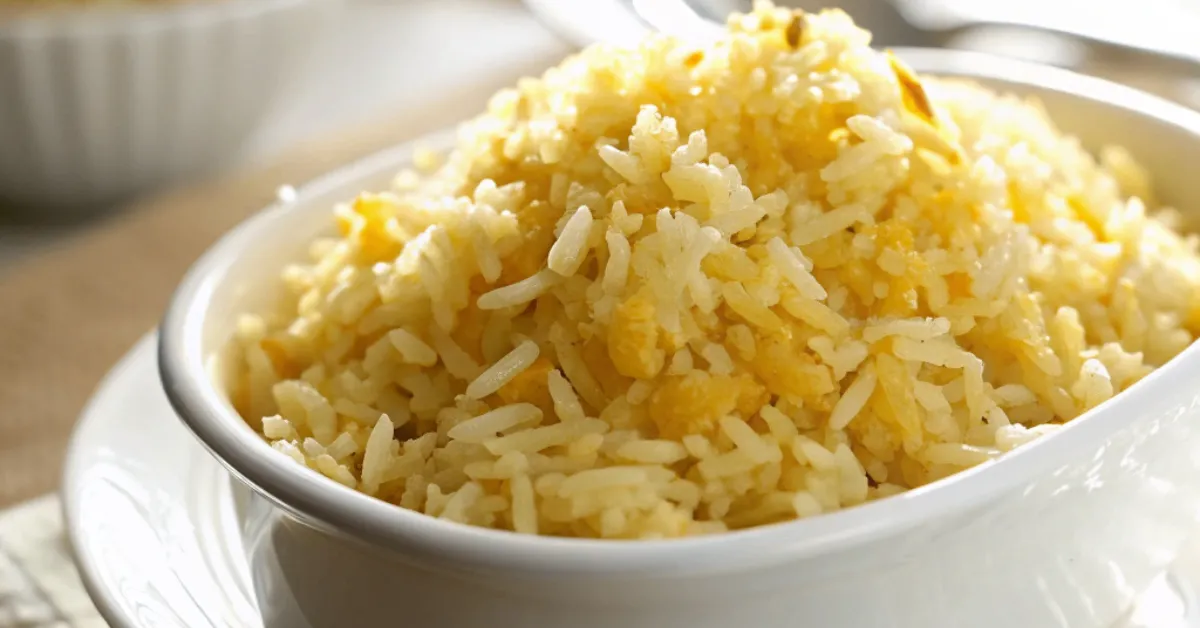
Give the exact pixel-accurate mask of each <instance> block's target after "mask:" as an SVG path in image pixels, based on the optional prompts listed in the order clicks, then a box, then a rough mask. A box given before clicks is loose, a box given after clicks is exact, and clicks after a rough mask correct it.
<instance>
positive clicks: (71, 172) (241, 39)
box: [0, 0, 341, 207]
mask: <svg viewBox="0 0 1200 628" xmlns="http://www.w3.org/2000/svg"><path fill="white" fill-rule="evenodd" d="M340 4H341V0H213V1H196V2H182V3H167V4H162V3H155V4H154V5H151V6H146V7H138V8H131V9H112V10H107V9H106V10H99V9H92V10H72V11H68V12H54V13H42V14H35V15H32V16H29V17H19V18H16V19H14V20H11V21H8V22H0V202H7V203H9V204H16V205H21V206H27V205H35V206H44V205H59V206H74V207H78V206H96V205H103V204H106V203H109V202H111V201H114V200H118V199H121V198H124V197H127V196H130V195H132V194H135V193H138V192H143V191H146V190H149V189H152V188H155V187H157V186H160V185H162V184H164V183H167V182H171V181H175V180H178V179H180V178H182V177H186V176H190V175H194V174H198V173H201V172H204V171H206V170H209V169H212V168H213V167H215V166H217V165H218V164H219V163H220V162H221V161H222V160H224V159H228V158H231V157H233V156H235V155H236V153H237V150H238V149H239V148H240V147H241V146H242V144H243V143H244V141H245V140H246V139H248V137H249V136H250V135H251V134H252V133H253V132H254V131H255V130H256V129H257V127H258V125H259V124H260V123H261V122H262V121H263V120H264V119H265V118H266V117H267V116H268V115H269V113H270V112H271V110H272V106H273V105H274V104H275V103H276V100H278V97H279V96H280V95H281V94H282V93H283V92H284V87H285V86H286V85H287V82H288V80H289V79H290V78H291V77H292V75H293V74H294V73H295V72H296V71H297V70H298V69H299V68H300V66H301V65H302V63H303V61H304V58H305V54H304V53H306V52H307V51H308V50H309V49H310V48H312V47H313V45H314V41H315V40H316V39H317V38H318V36H319V35H320V32H321V29H322V28H324V27H325V26H326V25H327V24H329V22H330V20H331V18H332V17H333V16H334V11H335V10H336V9H337V8H338V7H339V5H340Z"/></svg>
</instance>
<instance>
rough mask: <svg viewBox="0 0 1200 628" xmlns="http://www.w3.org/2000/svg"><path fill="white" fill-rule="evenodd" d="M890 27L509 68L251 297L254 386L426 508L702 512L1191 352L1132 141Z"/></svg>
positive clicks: (825, 506)
mask: <svg viewBox="0 0 1200 628" xmlns="http://www.w3.org/2000/svg"><path fill="white" fill-rule="evenodd" d="M869 39H870V37H869V34H868V33H866V32H864V31H862V30H860V29H858V28H857V27H855V25H854V24H853V23H852V22H851V20H850V19H849V18H848V17H847V16H846V15H845V14H843V13H841V12H839V11H826V12H822V13H820V14H803V13H799V12H792V11H788V10H783V9H778V8H774V7H772V6H770V5H759V6H757V7H756V9H755V11H754V12H753V13H751V14H749V15H735V16H734V17H732V18H731V19H730V21H729V28H728V33H727V34H726V36H725V37H724V38H723V39H722V40H721V41H719V42H718V43H716V44H714V45H712V46H710V47H706V48H702V49H701V48H695V47H693V46H692V45H689V44H688V43H684V42H680V41H675V40H672V39H669V38H665V37H651V38H649V39H648V40H646V41H645V42H644V43H643V44H642V45H641V46H640V47H639V48H637V49H635V50H626V49H614V48H606V47H593V48H590V49H588V50H585V51H584V52H583V53H581V54H579V55H577V56H575V57H572V58H570V59H567V60H566V61H564V62H563V64H562V65H560V66H559V67H557V68H554V69H552V70H550V71H548V72H547V73H546V74H545V75H544V76H543V77H542V78H540V79H526V80H523V81H521V82H520V83H519V84H518V86H517V88H515V89H511V90H506V91H503V92H501V93H499V94H497V95H496V96H495V97H494V98H493V99H492V101H491V103H490V104H489V107H488V111H487V113H486V114H484V115H483V116H481V117H480V118H478V119H476V120H474V121H472V122H470V123H467V124H465V125H464V126H463V127H462V130H461V135H460V140H459V142H458V146H457V149H456V150H455V151H454V152H453V153H452V154H451V155H450V156H449V157H448V161H447V162H446V163H445V164H443V165H441V167H440V168H439V169H437V171H436V173H432V174H429V173H427V175H428V176H425V177H423V178H422V177H418V176H414V174H413V173H405V174H404V175H403V176H401V177H400V178H399V179H397V185H396V189H394V190H391V191H388V192H383V193H379V194H363V195H362V196H360V197H358V198H357V199H355V200H354V201H353V202H351V203H349V204H347V205H345V206H341V207H338V208H337V209H336V212H335V222H336V226H337V228H338V230H339V235H338V236H337V237H334V238H331V239H322V240H319V241H317V242H315V243H314V244H313V245H312V260H311V262H309V263H307V264H304V265H295V266H290V267H288V268H287V269H286V270H285V272H284V273H283V281H284V282H285V283H286V285H287V287H288V289H289V292H290V294H291V295H292V296H291V297H290V298H289V299H288V300H287V302H286V303H284V304H282V305H281V308H280V310H279V311H278V312H274V313H270V314H267V315H246V316H245V317H244V318H243V320H242V321H241V324H240V327H239V333H238V343H239V344H238V346H239V348H240V353H239V355H240V360H239V363H238V371H237V373H236V375H237V384H236V385H235V387H234V390H233V400H234V403H235V405H236V407H237V408H238V409H239V411H240V412H241V413H242V414H243V416H244V417H245V418H246V419H247V421H248V422H249V423H250V424H251V425H253V426H254V427H255V428H256V429H259V430H260V431H261V432H262V434H263V436H264V437H265V438H266V439H267V440H269V441H270V442H271V444H272V446H273V447H274V448H275V449H276V450H278V451H279V452H282V453H283V454H285V455H287V456H290V457H291V458H293V459H294V460H295V461H296V462H298V463H300V464H303V465H307V466H308V467H310V468H312V469H313V470H315V471H316V472H318V473H321V474H324V475H326V476H328V477H329V478H331V479H333V480H334V481H337V482H340V483H342V484H345V485H346V486H349V487H352V488H355V489H358V490H360V491H363V492H364V493H367V494H369V495H374V496H375V497H377V498H379V499H382V500H386V501H388V502H391V503H394V504H397V505H399V506H402V507H404V508H410V509H414V510H417V511H419V512H423V513H426V514H428V515H430V516H434V517H441V518H443V519H448V520H453V521H458V522H463V523H468V524H472V525H478V526H487V527H493V528H501V529H507V530H515V531H517V532H520V533H528V534H547V535H560V536H579V537H602V538H658V537H675V536H682V535H692V534H705V533H713V532H720V531H723V530H727V529H732V528H743V527H747V526H755V525H760V524H766V523H771V522H777V521H782V520H787V519H794V518H797V517H809V516H814V515H818V514H820V513H825V512H830V511H834V510H838V509H840V508H845V507H848V506H854V505H856V504H861V503H863V502H866V501H870V500H873V499H879V498H882V497H886V496H889V495H895V494H897V493H900V492H902V491H904V490H906V489H909V488H912V487H916V486H920V485H923V484H926V483H929V482H932V481H934V480H937V479H939V478H942V477H945V476H947V475H950V474H952V473H955V472H957V471H960V470H962V469H965V468H968V467H971V466H973V465H977V464H980V463H983V462H985V461H988V460H992V459H995V458H996V457H998V456H1001V455H1003V454H1004V452H1005V451H1008V450H1011V449H1012V448H1014V447H1017V446H1019V445H1021V444H1023V443H1026V442H1028V441H1030V440H1032V439H1034V438H1037V437H1039V436H1041V435H1044V434H1048V433H1051V432H1053V431H1054V430H1055V429H1056V428H1057V427H1058V426H1060V425H1061V424H1063V423H1064V422H1066V421H1070V420H1072V419H1074V418H1075V417H1077V416H1079V415H1080V414H1082V413H1084V412H1086V411H1087V410H1089V409H1090V408H1092V407H1094V406H1096V405H1097V404H1100V403H1103V402H1104V401H1105V400H1107V399H1109V398H1110V397H1112V396H1113V395H1114V394H1116V393H1118V392H1120V391H1121V390H1123V389H1125V388H1127V387H1128V386H1130V385H1131V384H1133V383H1134V382H1136V381H1137V380H1138V379H1140V378H1142V377H1144V376H1145V375H1146V374H1147V373H1148V372H1149V371H1151V370H1152V369H1153V368H1154V367H1156V366H1159V365H1161V364H1163V363H1164V362H1165V361H1167V360H1169V359H1170V358H1171V357H1172V356H1174V355H1175V354H1177V353H1179V352H1180V351H1181V350H1182V349H1183V348H1184V347H1186V346H1187V345H1188V344H1189V343H1191V342H1192V340H1193V337H1194V334H1195V333H1196V331H1197V328H1198V324H1200V296H1198V295H1200V290H1198V288H1200V257H1198V256H1197V241H1196V238H1194V237H1191V236H1188V237H1184V236H1182V235H1180V234H1178V233H1177V232H1176V231H1175V230H1174V227H1173V224H1174V222H1175V221H1176V220H1177V215H1176V214H1174V213H1172V212H1170V211H1169V210H1159V211H1156V212H1154V214H1153V215H1150V214H1149V213H1148V212H1147V205H1146V203H1148V202H1152V201H1150V200H1149V195H1150V190H1149V188H1148V185H1147V181H1148V179H1149V177H1148V176H1147V174H1146V173H1144V172H1142V171H1140V170H1139V169H1138V166H1137V165H1136V163H1135V162H1134V161H1133V159H1132V158H1131V157H1130V156H1129V155H1128V154H1126V153H1125V152H1124V151H1122V150H1121V149H1120V148H1109V149H1105V150H1104V151H1102V152H1101V153H1100V156H1099V158H1098V159H1097V158H1096V157H1093V156H1092V155H1091V154H1089V153H1088V152H1086V151H1085V150H1084V149H1082V148H1081V147H1080V145H1079V143H1078V142H1077V141H1076V140H1075V139H1073V138H1070V137H1066V136H1063V135H1062V134H1060V133H1059V132H1058V131H1057V130H1056V128H1055V127H1054V126H1053V124H1052V123H1051V122H1050V121H1049V120H1048V119H1047V117H1046V115H1045V114H1044V112H1043V111H1042V109H1041V108H1040V107H1039V105H1038V104H1037V103H1036V102H1031V101H1022V100H1018V99H1015V98H1013V97H1008V96H999V95H996V94H993V93H990V92H988V91H986V90H984V89H982V88H980V87H977V86H973V85H970V84H965V83H959V82H941V81H932V80H929V79H921V78H918V77H916V76H914V75H913V74H912V73H911V71H909V70H908V69H907V68H906V67H904V66H903V64H902V63H900V62H899V61H898V60H896V59H895V58H893V57H891V56H890V55H889V54H887V53H883V52H878V51H875V50H872V49H871V48H870V47H869V46H868V43H869ZM420 157H421V159H420V160H419V161H420V162H421V163H419V165H424V166H426V167H427V168H426V169H428V167H430V166H433V165H436V164H435V163H434V162H436V158H435V157H434V156H432V155H421V156H420Z"/></svg>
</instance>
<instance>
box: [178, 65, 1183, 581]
mask: <svg viewBox="0 0 1200 628" xmlns="http://www.w3.org/2000/svg"><path fill="white" fill-rule="evenodd" d="M896 52H897V54H899V55H900V56H901V57H902V58H904V59H905V60H906V61H908V62H909V63H910V64H911V65H912V66H913V67H914V68H916V69H917V70H918V71H920V72H923V73H929V74H932V75H939V74H940V75H949V76H956V77H963V78H976V79H983V80H988V79H990V80H996V81H1002V82H1008V83H1014V84H1024V85H1027V86H1031V87H1036V88H1040V89H1043V90H1048V91H1053V92H1059V93H1064V94H1068V95H1071V96H1075V97H1079V98H1083V99H1085V100H1090V101H1098V102H1103V103H1107V104H1108V105H1110V106H1113V107H1116V108H1118V109H1121V110H1125V111H1128V112H1129V113H1130V114H1131V115H1140V116H1146V117H1150V118H1154V119H1157V120H1159V121H1161V122H1165V123H1167V124H1170V125H1172V126H1175V127H1176V128H1178V129H1179V131H1180V132H1181V133H1187V134H1189V135H1191V136H1193V137H1194V138H1195V141H1197V142H1200V112H1194V111H1191V110H1188V109H1185V108H1184V107H1182V106H1180V105H1175V104H1173V103H1170V102H1168V101H1166V100H1163V99H1160V98H1158V97H1155V96H1151V95H1149V94H1146V93H1143V92H1141V91H1138V90H1136V89H1133V88H1130V87H1125V86H1122V85H1117V84H1114V83H1110V82H1108V81H1105V80H1102V79H1098V78H1092V77H1088V76H1083V75H1079V74H1075V73H1073V72H1070V71H1068V70H1063V69H1060V68H1055V67H1050V66H1044V65H1039V64H1033V63H1027V62H1022V61H1015V60H1010V59H1005V58H999V57H994V56H991V55H986V54H980V53H973V52H959V51H946V50H932V49H920V48H910V49H904V48H900V49H896ZM425 141H426V142H428V141H429V140H425ZM413 144H414V142H410V143H406V144H404V145H401V146H398V147H395V148H392V149H388V150H386V151H384V152H382V153H378V154H376V155H374V156H371V157H368V158H367V159H365V160H362V161H360V162H357V163H355V164H353V165H350V166H348V167H345V168H342V169H340V170H336V171H334V172H332V173H330V174H327V175H325V176H323V177H320V178H318V179H317V180H315V181H313V182H311V183H309V184H307V185H305V186H303V187H302V188H300V189H299V191H298V193H297V195H296V198H295V199H294V201H295V202H304V200H305V199H310V198H313V197H319V196H321V195H323V194H328V193H330V192H332V191H333V190H335V189H337V188H339V187H342V186H345V185H347V184H348V183H351V182H353V181H355V180H356V179H358V178H361V177H362V176H364V175H365V174H366V173H369V172H375V171H377V170H378V169H380V168H382V167H384V166H386V165H388V164H395V163H402V162H401V161H399V160H400V159H402V158H403V155H405V154H408V153H409V152H410V151H411V147H412V146H413ZM290 205H291V203H287V202H280V203H276V204H274V205H272V206H270V207H268V208H267V209H265V210H263V211H262V212H260V213H258V214H257V215H254V216H252V217H251V218H249V219H247V220H246V221H244V222H243V223H242V224H240V225H239V226H237V227H236V228H234V229H233V230H232V231H230V232H229V233H228V234H227V235H225V236H224V237H223V238H222V239H221V240H219V241H218V242H217V243H216V244H215V245H213V246H212V247H211V248H210V249H209V250H208V251H207V252H206V253H205V254H204V255H203V256H202V257H201V258H200V259H199V260H198V261H197V262H196V263H195V265H194V266H193V267H192V268H191V270H190V271H189V272H188V273H187V275H186V277H185V278H184V279H183V281H182V282H181V283H180V285H179V287H178V289H177V290H176V292H175V294H174V295H173V297H172V299H171V302H170V305H169V307H168V309H167V312H166V315H165V317H164V319H163V321H162V325H161V328H160V335H159V348H158V350H159V368H160V374H161V377H162V382H163V386H164V389H165V390H166V393H167V397H168V399H169V400H170V402H171V404H172V406H173V407H174V408H175V410H176V413H177V414H178V415H179V417H180V418H181V420H182V421H183V423H184V424H185V425H187V427H188V428H189V429H190V430H191V431H192V432H193V433H194V434H195V435H196V437H197V438H198V439H199V440H200V441H201V443H202V444H203V445H204V446H205V447H206V448H207V449H208V450H209V451H210V453H212V454H213V455H214V456H215V457H216V458H217V459H218V460H219V461H220V462H221V463H222V464H223V465H224V466H225V467H226V468H228V469H229V470H230V471H231V472H232V473H233V474H234V475H235V476H237V477H238V478H239V479H241V481H244V482H246V483H247V484H249V485H250V486H251V487H253V488H254V489H255V490H256V491H258V492H259V493H260V494H262V495H263V496H264V497H266V498H267V499H269V500H271V501H272V502H274V503H275V504H276V505H277V506H279V507H280V508H282V509H284V510H285V511H288V512H290V513H291V514H292V515H294V516H297V517H299V518H301V519H302V520H303V521H305V522H307V523H308V524H310V525H313V526H315V527H318V528H320V529H322V530H325V531H327V532H331V533H334V534H337V535H340V536H343V537H349V538H353V539H357V540H359V541H366V542H368V543H372V544H376V545H378V546H382V547H385V548H390V549H391V550H394V551H396V552H398V553H399V554H401V555H403V556H405V557H407V558H408V559H412V560H421V561H426V562H432V563H437V564H440V565H442V566H454V567H457V568H460V569H464V570H479V569H495V568H501V569H504V570H506V571H507V572H510V573H524V574H539V575H575V576H583V575H590V576H603V575H612V574H620V573H625V574H629V573H635V572H636V573H637V574H638V575H639V576H650V575H652V576H658V577H696V576H701V575H712V574H719V573H733V572H738V571H745V570H749V569H758V568H765V567H769V566H774V565H779V564H782V563H785V562H792V561H798V560H802V559H808V558H814V557H819V556H826V555H829V554H832V553H835V552H840V551H843V550H846V549H849V548H852V547H855V546H860V545H862V544H865V543H870V542H872V541H877V540H879V539H882V538H886V537H891V536H895V535H897V534H900V533H903V532H905V531H909V530H913V529H916V528H918V527H921V526H927V525H928V524H930V523H933V522H939V521H940V522H947V521H954V516H955V515H962V514H964V513H968V512H969V511H971V510H972V509H976V508H978V507H981V506H983V505H985V504H987V503H989V502H993V501H995V500H997V499H999V498H1001V497H1005V496H1010V495H1012V494H1013V493H1014V491H1016V490H1017V489H1019V488H1021V487H1023V486H1026V485H1027V484H1028V483H1030V482H1032V481H1034V480H1035V479H1038V478H1045V477H1051V476H1053V475H1055V474H1056V473H1058V472H1061V471H1062V470H1063V469H1064V467H1065V465H1066V464H1067V461H1069V460H1072V459H1073V457H1072V455H1073V454H1074V455H1075V456H1078V455H1079V454H1080V452H1082V451H1086V450H1089V448H1090V449H1095V448H1099V447H1101V445H1102V442H1103V441H1104V439H1106V438H1108V437H1109V436H1111V435H1112V434H1113V433H1115V432H1117V431H1118V430H1119V429H1121V428H1122V427H1125V426H1127V425H1129V424H1130V423H1131V422H1132V420H1131V418H1130V417H1139V415H1144V414H1145V411H1146V407H1147V405H1146V402H1147V401H1148V400H1153V399H1158V400H1164V399H1170V400H1174V399H1178V398H1180V395H1179V391H1182V390H1188V388H1187V382H1188V378H1187V377H1186V372H1187V370H1188V368H1185V365H1191V367H1193V368H1194V367H1197V366H1200V343H1193V344H1192V345H1190V346H1189V347H1188V348H1186V349H1185V350H1184V351H1183V352H1181V353H1180V354H1179V355H1177V356H1176V357H1175V358H1174V359H1172V360H1171V361H1170V362H1168V363H1167V364H1165V365H1164V366H1163V367H1161V368H1159V369H1156V370H1155V371H1154V372H1152V373H1151V374H1150V375H1149V376H1147V377H1146V378H1144V379H1143V380H1141V381H1139V382H1137V383H1136V384H1134V385H1133V386H1132V387H1130V388H1129V389H1128V390H1126V391H1123V392H1122V393H1121V394H1119V395H1117V396H1115V397H1114V398H1113V399H1111V400H1109V401H1107V402H1105V403H1104V404H1102V405H1101V406H1099V407H1097V408H1095V409H1093V410H1091V411H1090V412H1088V413H1087V414H1086V415H1085V416H1082V417H1079V418H1077V419H1076V420H1074V421H1071V422H1070V423H1068V424H1067V425H1066V426H1064V428H1063V429H1062V430H1059V431H1058V432H1057V433H1055V434H1053V435H1051V436H1049V437H1046V438H1040V439H1038V440H1036V441H1035V442H1032V443H1029V444H1026V445H1024V446H1022V447H1019V448H1017V449H1016V450H1014V451H1012V452H1009V453H1007V454H1005V456H1004V457H1003V458H1002V459H1000V460H998V461H990V462H986V463H984V464H981V465H978V466H976V467H973V468H971V469H967V470H965V471H962V472H959V473H957V474H955V475H953V476H950V477H948V478H946V479H943V480H940V481H938V482H934V483H932V484H929V485H927V486H924V487H920V488H917V489H913V490H910V491H908V492H905V493H902V494H900V495H896V496H893V497H889V498H886V499H882V500H878V501H875V502H871V503H867V504H863V505H860V506H855V507H852V508H847V509H844V510H839V511H836V512H833V513H828V514H823V515H820V516H817V517H812V518H808V519H801V520H795V521H788V522H783V523H777V524H771V525H766V526H759V527H754V528H749V529H745V530H736V531H730V532H726V533H722V534H718V535H711V536H702V537H691V538H682V539H670V540H644V541H612V540H592V539H574V538H555V537H542V536H528V535H520V534H516V533H513V532H508V531H502V530H491V529H485V528H479V527H474V526H468V525H463V524H457V523H452V522H447V521H442V520H439V519H436V518H433V517H429V516H427V515H424V514H422V513H418V512H415V511H410V510H407V509H403V508H400V507H397V506H394V505H392V504H389V503H386V502H383V501H381V500H378V499H376V498H374V497H369V496H367V495H365V494H363V493H359V492H357V491H354V490H352V489H349V488H347V487H344V486H342V485H340V484H338V483H336V482H334V481H333V480H329V479H327V478H324V477H323V476H321V475H319V474H317V473H315V472H312V471H310V470H308V469H306V468H304V467H301V466H300V465H297V464H296V463H295V462H294V461H292V460H290V459H288V458H287V457H286V456H284V455H282V454H279V453H278V452H274V451H273V450H272V449H271V448H270V446H269V445H267V443H266V442H265V441H264V440H262V439H261V438H260V437H258V436H257V435H256V434H254V432H253V431H252V430H250V429H248V428H247V426H246V424H245V422H244V420H243V419H242V418H241V417H240V416H239V415H238V414H237V413H236V412H235V411H234V410H233V409H232V407H231V406H230V405H229V404H228V402H227V401H225V399H224V398H223V396H222V394H221V393H220V392H219V391H218V390H217V388H216V387H215V386H214V385H213V383H212V382H211V380H210V379H209V377H208V373H207V370H206V367H205V358H206V357H207V356H206V355H205V354H203V353H202V344H201V340H202V330H203V323H204V317H205V315H206V314H207V309H206V308H207V307H208V305H209V303H210V299H211V297H212V295H213V293H214V290H215V289H216V286H217V281H218V278H219V277H220V276H223V275H224V274H225V273H226V272H227V271H228V270H229V269H230V268H232V267H234V266H236V265H237V264H238V262H239V260H240V259H241V258H242V257H243V256H244V255H245V254H246V251H247V249H248V245H249V244H250V243H252V242H253V241H254V240H255V238H256V235H257V234H259V233H262V232H265V231H266V230H268V229H270V228H271V225H272V224H273V223H274V222H275V220H276V218H278V217H279V216H281V215H282V214H284V213H285V212H288V211H289V207H290ZM1184 401H1187V400H1184ZM1190 401H1191V402H1192V403H1197V404H1200V396H1197V397H1196V398H1195V399H1194V400H1190ZM1140 420H1146V417H1144V416H1142V417H1140ZM934 532H936V531H934Z"/></svg>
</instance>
